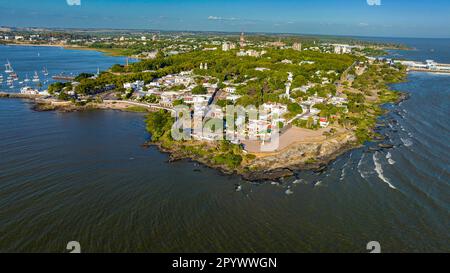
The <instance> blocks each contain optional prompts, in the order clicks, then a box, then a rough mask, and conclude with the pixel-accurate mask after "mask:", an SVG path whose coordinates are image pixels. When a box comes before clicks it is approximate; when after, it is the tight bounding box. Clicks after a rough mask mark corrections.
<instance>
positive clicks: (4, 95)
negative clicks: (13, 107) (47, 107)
mask: <svg viewBox="0 0 450 273" xmlns="http://www.w3.org/2000/svg"><path fill="white" fill-rule="evenodd" d="M42 97H44V96H43V95H39V94H22V93H12V92H0V98H11V99H39V98H42Z"/></svg>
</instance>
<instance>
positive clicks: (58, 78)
mask: <svg viewBox="0 0 450 273" xmlns="http://www.w3.org/2000/svg"><path fill="white" fill-rule="evenodd" d="M52 79H54V80H56V81H68V82H70V81H73V80H75V77H72V76H65V75H55V76H53V77H52Z"/></svg>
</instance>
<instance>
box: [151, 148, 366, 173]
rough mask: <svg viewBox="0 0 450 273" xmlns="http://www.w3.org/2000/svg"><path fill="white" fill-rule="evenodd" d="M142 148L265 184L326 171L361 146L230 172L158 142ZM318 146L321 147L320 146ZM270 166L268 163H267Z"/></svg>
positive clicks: (201, 158)
mask: <svg viewBox="0 0 450 273" xmlns="http://www.w3.org/2000/svg"><path fill="white" fill-rule="evenodd" d="M143 146H144V147H152V146H154V147H156V148H157V149H158V150H159V151H160V152H162V153H166V154H168V155H169V160H168V162H169V163H172V162H176V161H180V160H190V161H194V162H198V163H200V164H202V165H203V166H205V167H208V168H211V169H215V170H218V171H219V172H221V173H223V174H225V175H237V176H240V177H242V179H244V180H246V181H250V182H265V181H278V180H280V179H283V178H287V177H292V176H294V174H295V172H298V171H306V170H310V171H314V172H323V171H325V170H326V168H327V167H328V165H329V164H330V162H332V161H334V160H336V158H338V157H339V156H341V155H342V154H344V153H346V152H348V151H350V150H352V149H355V148H358V147H361V145H359V144H357V143H356V142H353V141H352V142H348V143H346V144H344V145H341V144H338V146H336V147H337V149H336V150H334V151H333V152H332V153H330V154H327V155H324V156H323V157H320V158H317V159H316V160H315V161H314V162H304V160H301V159H305V157H304V155H299V156H300V157H299V159H300V160H299V161H298V163H287V164H286V166H282V167H277V168H268V167H267V165H264V164H263V165H262V166H260V167H259V168H258V169H248V167H249V166H245V167H244V168H239V169H236V170H231V169H229V168H228V167H227V166H223V165H216V164H213V163H211V162H210V161H209V158H205V157H201V156H196V155H192V154H190V155H186V154H184V153H183V152H181V151H180V150H179V149H178V147H176V146H174V147H173V148H167V147H163V146H162V143H160V142H152V141H149V142H147V143H145V144H144V145H143ZM318 146H321V145H320V144H319V145H318ZM295 148H296V146H295V145H294V147H290V148H288V149H287V150H288V151H289V150H290V151H295ZM284 154H286V153H285V152H283V153H279V155H281V156H283V155H284ZM255 161H257V162H261V158H257V159H255ZM269 164H270V163H269Z"/></svg>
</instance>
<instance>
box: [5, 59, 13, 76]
mask: <svg viewBox="0 0 450 273" xmlns="http://www.w3.org/2000/svg"><path fill="white" fill-rule="evenodd" d="M5 73H6V74H10V73H14V69H13V68H12V65H11V63H10V62H9V61H7V63H6V64H5Z"/></svg>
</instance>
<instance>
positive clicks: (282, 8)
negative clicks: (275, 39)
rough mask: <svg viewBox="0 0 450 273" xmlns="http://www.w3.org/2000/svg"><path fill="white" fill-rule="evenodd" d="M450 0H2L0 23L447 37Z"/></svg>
mask: <svg viewBox="0 0 450 273" xmlns="http://www.w3.org/2000/svg"><path fill="white" fill-rule="evenodd" d="M448 14H450V1H446V0H435V1H419V0H410V1H407V0H381V1H380V0H345V1H343V0H316V1H309V0H308V1H303V0H296V1H294V0H277V1H269V0H258V1H256V0H245V1H244V0H227V1H224V0H214V1H206V0H184V1H179V0H178V1H177V0H128V1H124V0H41V1H25V0H15V1H9V0H0V25H2V26H15V27H61V28H116V29H155V30H156V29H158V30H173V31H223V32H241V31H245V32H267V33H296V34H319V35H352V36H384V37H424V38H430V37H436V38H450V16H448Z"/></svg>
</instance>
